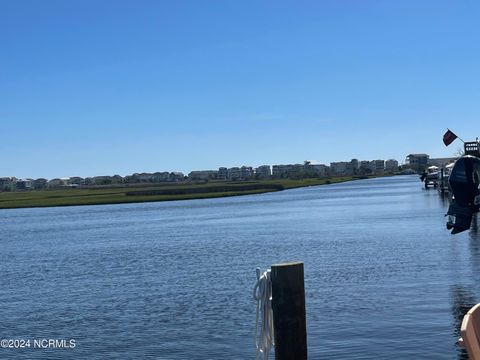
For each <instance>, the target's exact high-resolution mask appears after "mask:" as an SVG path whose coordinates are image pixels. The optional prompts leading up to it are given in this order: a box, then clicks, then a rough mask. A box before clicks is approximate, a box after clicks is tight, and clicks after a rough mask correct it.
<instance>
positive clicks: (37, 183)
mask: <svg viewBox="0 0 480 360" xmlns="http://www.w3.org/2000/svg"><path fill="white" fill-rule="evenodd" d="M47 182H48V180H47V179H44V178H38V179H35V180H33V188H34V189H35V190H43V189H45V188H46V187H47Z"/></svg>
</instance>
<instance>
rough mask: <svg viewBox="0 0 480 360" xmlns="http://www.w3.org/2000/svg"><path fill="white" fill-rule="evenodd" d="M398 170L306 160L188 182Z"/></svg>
mask: <svg viewBox="0 0 480 360" xmlns="http://www.w3.org/2000/svg"><path fill="white" fill-rule="evenodd" d="M396 171H398V161H397V160H394V159H390V160H387V161H385V160H372V161H359V160H357V159H352V160H351V161H343V162H332V163H330V166H328V165H324V164H313V163H312V162H310V161H305V162H304V163H303V164H287V165H273V166H270V165H262V166H259V167H256V168H253V167H251V166H242V167H232V168H226V167H221V168H219V169H218V170H200V171H192V172H190V173H189V174H188V179H189V180H196V181H201V180H203V181H208V180H249V179H270V178H274V179H282V178H292V179H296V178H305V177H328V176H351V175H370V174H384V173H385V172H390V173H394V172H396Z"/></svg>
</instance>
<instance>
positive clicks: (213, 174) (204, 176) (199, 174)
mask: <svg viewBox="0 0 480 360" xmlns="http://www.w3.org/2000/svg"><path fill="white" fill-rule="evenodd" d="M217 174H218V171H217V170H197V171H191V172H190V173H189V174H188V179H189V180H204V181H208V180H212V179H216V178H217Z"/></svg>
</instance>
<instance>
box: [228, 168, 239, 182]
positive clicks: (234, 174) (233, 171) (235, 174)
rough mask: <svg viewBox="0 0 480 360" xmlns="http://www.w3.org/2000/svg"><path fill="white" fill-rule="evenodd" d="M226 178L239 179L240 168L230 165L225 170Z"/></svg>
mask: <svg viewBox="0 0 480 360" xmlns="http://www.w3.org/2000/svg"><path fill="white" fill-rule="evenodd" d="M227 179H228V180H238V179H240V168H239V167H232V168H229V169H228V170H227Z"/></svg>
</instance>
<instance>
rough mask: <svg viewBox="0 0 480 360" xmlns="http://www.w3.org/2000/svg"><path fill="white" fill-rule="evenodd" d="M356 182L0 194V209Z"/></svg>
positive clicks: (221, 183) (282, 181) (290, 181)
mask: <svg viewBox="0 0 480 360" xmlns="http://www.w3.org/2000/svg"><path fill="white" fill-rule="evenodd" d="M363 178H365V177H363ZM356 179H359V177H352V176H347V177H335V178H330V179H299V180H293V179H279V180H252V181H238V182H235V181H229V182H225V181H211V182H207V183H176V184H171V183H170V184H167V183H165V184H148V185H145V184H139V185H122V186H97V187H79V188H65V189H52V190H30V191H16V192H0V209H13V208H26V207H46V206H71V205H100V204H120V203H135V202H150V201H171V200H189V199H205V198H216V197H225V196H238V195H250V194H260V193H266V192H272V191H281V190H286V189H293V188H298V187H305V186H315V185H323V184H333V183H339V182H345V181H350V180H356Z"/></svg>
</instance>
